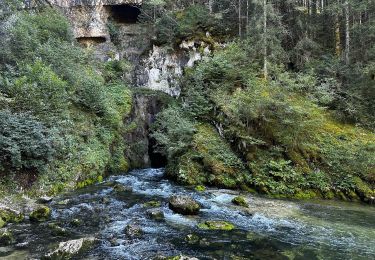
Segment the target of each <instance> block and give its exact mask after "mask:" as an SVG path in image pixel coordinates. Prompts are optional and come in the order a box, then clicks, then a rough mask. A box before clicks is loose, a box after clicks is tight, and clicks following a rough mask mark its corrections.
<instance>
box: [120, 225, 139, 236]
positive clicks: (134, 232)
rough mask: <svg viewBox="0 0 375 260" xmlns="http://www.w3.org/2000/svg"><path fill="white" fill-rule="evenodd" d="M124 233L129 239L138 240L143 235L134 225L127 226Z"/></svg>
mask: <svg viewBox="0 0 375 260" xmlns="http://www.w3.org/2000/svg"><path fill="white" fill-rule="evenodd" d="M124 231H125V234H126V235H127V236H128V237H129V238H139V237H141V236H142V235H143V230H142V229H141V228H140V227H139V226H137V225H135V224H129V225H127V226H126V227H125V230H124Z"/></svg>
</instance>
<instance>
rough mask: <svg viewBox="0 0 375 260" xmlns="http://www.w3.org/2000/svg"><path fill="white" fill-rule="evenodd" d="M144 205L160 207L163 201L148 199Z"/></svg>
mask: <svg viewBox="0 0 375 260" xmlns="http://www.w3.org/2000/svg"><path fill="white" fill-rule="evenodd" d="M143 206H144V207H146V208H158V207H160V206H161V202H160V201H156V200H151V201H148V202H146V203H143Z"/></svg>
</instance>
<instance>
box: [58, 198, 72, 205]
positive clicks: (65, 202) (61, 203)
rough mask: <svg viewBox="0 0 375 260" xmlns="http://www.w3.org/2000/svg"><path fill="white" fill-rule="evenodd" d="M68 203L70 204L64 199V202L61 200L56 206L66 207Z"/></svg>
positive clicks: (68, 200)
mask: <svg viewBox="0 0 375 260" xmlns="http://www.w3.org/2000/svg"><path fill="white" fill-rule="evenodd" d="M69 202H70V199H65V200H61V201H59V202H57V205H60V206H65V205H68V204H69Z"/></svg>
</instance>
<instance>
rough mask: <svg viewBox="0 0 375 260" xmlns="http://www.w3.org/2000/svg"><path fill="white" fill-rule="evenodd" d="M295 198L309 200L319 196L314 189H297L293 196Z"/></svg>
mask: <svg viewBox="0 0 375 260" xmlns="http://www.w3.org/2000/svg"><path fill="white" fill-rule="evenodd" d="M293 197H294V198H296V199H301V200H309V199H316V198H319V197H321V196H319V194H318V193H317V192H316V191H313V190H306V191H298V192H297V193H296V194H294V196H293Z"/></svg>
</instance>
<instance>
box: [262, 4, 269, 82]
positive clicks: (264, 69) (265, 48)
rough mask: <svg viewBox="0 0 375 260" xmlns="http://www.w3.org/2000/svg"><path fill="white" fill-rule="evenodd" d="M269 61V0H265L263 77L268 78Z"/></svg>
mask: <svg viewBox="0 0 375 260" xmlns="http://www.w3.org/2000/svg"><path fill="white" fill-rule="evenodd" d="M267 63H268V61H267V0H263V77H264V79H265V80H267V79H268V64H267Z"/></svg>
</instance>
